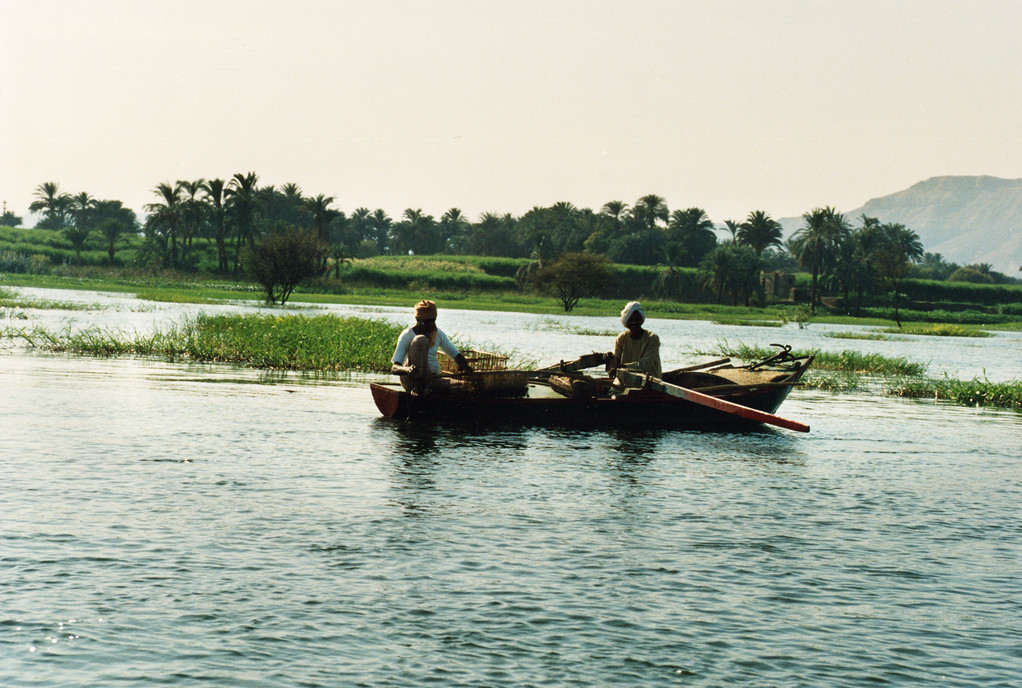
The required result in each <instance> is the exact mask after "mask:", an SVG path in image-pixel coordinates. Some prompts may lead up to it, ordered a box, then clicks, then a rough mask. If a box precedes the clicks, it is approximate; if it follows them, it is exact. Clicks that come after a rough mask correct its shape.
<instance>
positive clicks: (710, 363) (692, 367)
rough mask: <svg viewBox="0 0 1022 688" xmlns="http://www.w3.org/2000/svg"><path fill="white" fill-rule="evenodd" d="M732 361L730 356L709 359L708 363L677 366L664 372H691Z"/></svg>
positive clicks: (667, 373)
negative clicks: (714, 359) (683, 366)
mask: <svg viewBox="0 0 1022 688" xmlns="http://www.w3.org/2000/svg"><path fill="white" fill-rule="evenodd" d="M730 362H731V359H730V358H721V359H719V360H716V361H707V362H706V363H696V364H695V365H690V366H687V367H685V368H675V369H674V370H668V371H667V372H666V373H664V375H677V374H678V373H691V372H692V371H694V370H702V369H703V368H712V367H713V366H717V365H724V364H725V363H730Z"/></svg>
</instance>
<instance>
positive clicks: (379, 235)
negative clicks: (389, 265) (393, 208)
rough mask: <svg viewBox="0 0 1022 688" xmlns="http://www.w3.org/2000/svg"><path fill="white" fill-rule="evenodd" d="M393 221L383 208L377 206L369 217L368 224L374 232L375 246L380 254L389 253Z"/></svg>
mask: <svg viewBox="0 0 1022 688" xmlns="http://www.w3.org/2000/svg"><path fill="white" fill-rule="evenodd" d="M355 212H356V213H358V211H355ZM393 223H394V221H393V220H392V219H390V216H389V215H387V212H386V211H385V210H384V209H383V208H377V209H376V211H375V212H374V213H373V215H372V217H370V218H369V225H370V226H371V227H372V228H373V230H374V231H375V232H376V248H377V250H378V251H379V252H380V254H381V255H383V254H386V253H390V226H391V225H392V224H393Z"/></svg>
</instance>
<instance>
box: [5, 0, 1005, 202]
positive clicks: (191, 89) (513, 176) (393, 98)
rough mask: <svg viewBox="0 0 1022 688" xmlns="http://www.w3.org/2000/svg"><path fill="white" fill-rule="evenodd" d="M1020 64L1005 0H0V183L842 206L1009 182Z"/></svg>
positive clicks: (134, 195)
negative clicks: (290, 186)
mask: <svg viewBox="0 0 1022 688" xmlns="http://www.w3.org/2000/svg"><path fill="white" fill-rule="evenodd" d="M1020 67H1022V2H1020V1H1019V0H963V1H957V0H955V1H946V0H926V1H923V0H849V1H844V2H838V1H832V0H791V1H776V2H775V1H770V0H731V1H726V0H700V1H694V0H693V1H685V0H675V1H673V2H672V1H651V0H627V1H611V0H586V1H583V0H544V1H536V0H514V1H508V2H504V1H487V0H472V1H467V0H466V1H453V0H438V1H432V2H428V1H418V2H416V1H413V0H404V1H403V2H392V1H389V0H367V1H365V2H348V1H344V0H341V1H336V0H330V1H327V0H322V1H321V0H289V1H288V2H265V1H252V0H245V1H241V0H199V1H196V0H175V1H162V2H155V1H152V2H151V1H149V0H89V1H87V2H86V1H83V0H47V1H46V2H39V1H38V0H0V200H6V201H7V204H8V208H9V209H11V210H13V211H14V212H16V213H18V214H21V215H24V216H25V217H26V220H29V217H28V204H29V203H30V202H31V200H32V194H33V191H34V189H35V188H36V186H38V185H39V184H40V183H42V182H46V181H55V182H58V183H59V184H60V185H61V188H62V189H63V190H64V191H67V192H72V193H77V192H79V191H88V192H89V193H90V194H92V195H93V196H95V197H97V198H101V199H118V200H122V201H124V203H125V205H127V206H129V207H131V208H133V209H135V210H136V211H141V210H142V207H143V206H144V204H146V203H148V202H151V201H153V200H156V197H155V196H154V195H153V193H152V189H153V187H155V186H156V184H158V183H160V182H164V181H170V182H173V181H176V180H179V179H188V180H193V179H198V178H206V179H209V178H212V177H221V178H224V179H229V178H230V176H231V175H233V174H234V173H235V172H249V171H254V172H256V173H257V174H258V175H259V177H260V183H261V184H274V185H281V184H285V183H288V182H294V183H297V184H298V185H299V186H300V187H301V188H302V189H303V191H304V192H305V193H306V194H307V195H316V194H320V193H322V194H325V195H328V196H333V197H334V198H335V199H336V203H335V207H337V208H339V209H341V210H345V211H346V212H350V211H351V210H353V209H355V208H357V207H359V206H366V207H368V208H370V209H376V208H383V209H384V210H386V211H387V212H388V213H390V214H391V216H393V217H395V218H397V217H398V216H400V214H401V213H402V212H403V211H404V209H405V208H421V209H422V210H424V211H425V212H427V213H430V214H433V215H435V216H437V217H439V216H440V215H441V214H442V213H443V212H444V211H445V210H447V209H448V208H451V207H458V208H461V209H462V210H463V211H464V212H465V213H466V214H467V215H468V216H469V217H470V218H472V219H476V218H477V217H478V216H479V214H480V213H482V212H487V211H490V212H496V213H505V212H510V213H513V214H515V215H519V214H521V213H524V212H525V211H527V210H528V209H529V208H531V207H533V206H537V205H550V204H552V203H556V202H558V201H570V202H572V203H574V204H576V205H578V206H580V207H590V208H593V209H594V210H598V209H599V208H600V207H601V206H602V205H603V204H604V203H606V202H607V201H611V200H622V201H625V202H627V203H629V204H631V203H633V202H634V201H635V200H636V199H638V198H639V197H640V196H643V195H646V194H650V193H655V194H659V195H661V196H663V197H665V198H666V199H667V203H668V205H669V207H670V208H671V209H672V210H674V209H679V208H687V207H691V206H698V207H701V208H704V209H705V210H706V211H707V212H708V213H709V215H710V217H711V219H713V220H714V221H716V222H722V221H723V220H725V219H728V218H732V219H742V218H744V217H745V216H746V215H747V214H748V213H749V212H750V211H751V210H766V211H768V212H770V213H771V214H772V215H773V216H774V217H787V216H794V215H800V214H801V213H803V212H805V211H807V210H810V209H811V208H813V207H817V206H823V205H831V206H835V207H837V208H838V209H839V210H850V209H853V208H856V207H858V206H859V205H861V204H862V203H864V202H865V201H866V200H868V199H870V198H873V197H877V196H883V195H887V194H889V193H893V192H896V191H900V190H901V189H904V188H907V187H908V186H911V185H912V184H914V183H915V182H918V181H922V180H923V179H927V178H929V177H933V176H938V175H948V174H954V175H981V174H988V175H993V176H998V177H1007V178H1018V177H1022V74H1020V71H1022V70H1020ZM140 217H141V216H140Z"/></svg>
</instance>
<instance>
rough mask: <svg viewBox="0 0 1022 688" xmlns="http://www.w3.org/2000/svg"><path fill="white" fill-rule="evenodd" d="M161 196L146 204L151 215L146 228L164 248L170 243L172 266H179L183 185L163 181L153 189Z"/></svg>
mask: <svg viewBox="0 0 1022 688" xmlns="http://www.w3.org/2000/svg"><path fill="white" fill-rule="evenodd" d="M153 193H155V194H156V195H157V196H159V197H160V200H159V201H157V202H156V203H148V204H146V210H147V211H148V212H149V217H148V218H147V219H146V229H147V230H148V233H149V234H150V237H152V238H155V239H157V240H158V241H159V242H160V244H162V248H163V249H164V250H166V249H167V246H168V244H169V248H170V266H171V267H172V268H176V267H177V238H178V225H179V224H180V222H181V187H180V186H177V185H174V186H171V185H170V184H168V183H166V182H161V183H160V184H157V185H156V188H154V189H153Z"/></svg>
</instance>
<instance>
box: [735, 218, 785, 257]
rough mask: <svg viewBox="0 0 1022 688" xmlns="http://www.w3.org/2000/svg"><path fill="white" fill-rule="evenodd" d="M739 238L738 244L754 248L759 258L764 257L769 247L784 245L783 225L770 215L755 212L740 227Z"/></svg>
mask: <svg viewBox="0 0 1022 688" xmlns="http://www.w3.org/2000/svg"><path fill="white" fill-rule="evenodd" d="M737 238H738V243H740V244H744V245H745V246H750V247H752V250H754V251H755V252H756V255H757V256H762V255H763V251H765V250H766V249H768V248H769V247H771V246H781V245H782V243H783V239H784V232H783V229H782V228H781V223H780V222H778V221H777V220H775V219H773V218H772V217H770V215H769V214H768V213H766V212H765V211H762V210H754V211H752V212H751V213H749V216H748V217H747V218H745V222H743V223H742V224H741V225H739V227H738V235H737Z"/></svg>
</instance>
